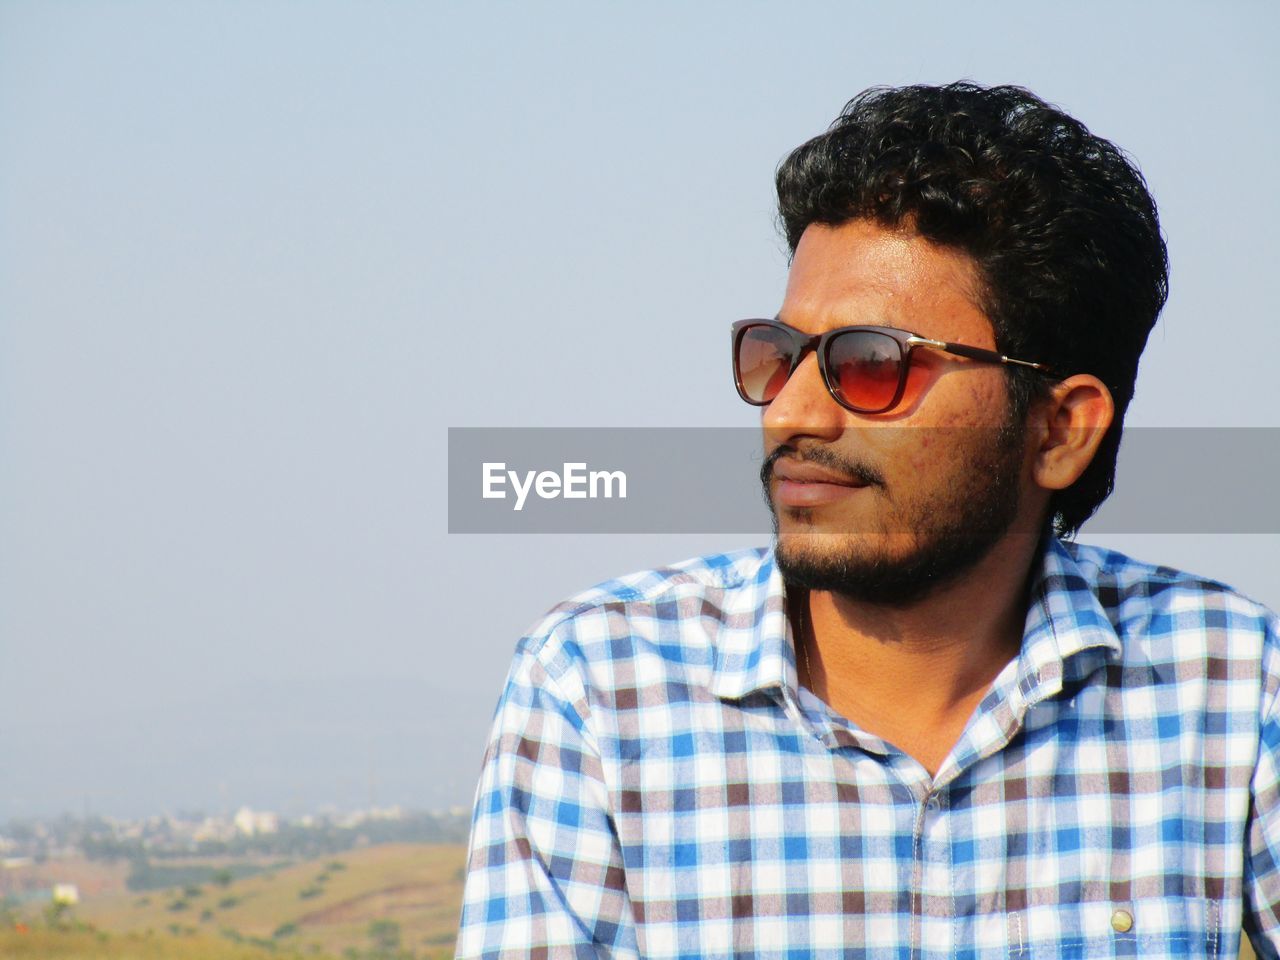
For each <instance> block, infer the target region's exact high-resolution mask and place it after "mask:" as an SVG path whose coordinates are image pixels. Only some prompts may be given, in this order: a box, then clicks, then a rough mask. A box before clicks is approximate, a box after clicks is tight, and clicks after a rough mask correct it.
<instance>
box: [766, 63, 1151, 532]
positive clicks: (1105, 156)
mask: <svg viewBox="0 0 1280 960" xmlns="http://www.w3.org/2000/svg"><path fill="white" fill-rule="evenodd" d="M777 188H778V216H779V220H780V223H781V228H782V229H783V231H784V232H785V233H786V238H787V243H788V245H789V246H790V248H791V253H792V254H794V253H795V249H796V244H798V243H799V242H800V235H801V234H802V233H804V231H805V228H806V227H808V226H809V224H811V223H823V224H831V225H837V224H841V223H844V222H846V221H849V220H855V219H868V220H872V221H874V222H877V223H879V224H881V225H883V226H886V227H900V226H903V225H906V226H909V227H911V228H912V229H914V230H915V231H916V232H917V233H918V234H919V235H921V236H923V237H925V238H926V239H928V240H930V241H932V242H934V243H937V244H940V245H944V246H947V247H950V248H952V249H955V250H959V251H961V252H963V253H965V254H967V255H968V256H969V257H971V258H972V259H973V262H974V264H975V265H976V267H977V269H978V276H979V278H980V282H981V287H982V288H981V291H980V293H979V301H980V302H979V303H978V306H979V307H980V308H981V309H982V310H983V311H984V313H986V315H987V317H988V319H990V321H991V324H992V327H993V329H994V332H995V339H996V344H997V348H998V349H999V350H1000V351H1001V352H1002V353H1005V354H1007V355H1009V356H1014V357H1026V358H1029V359H1033V360H1039V361H1041V362H1044V363H1047V364H1049V365H1050V366H1051V367H1052V368H1053V369H1054V370H1055V371H1056V372H1058V373H1059V374H1061V375H1063V376H1066V375H1070V374H1072V373H1091V374H1093V375H1094V376H1096V377H1098V378H1099V379H1100V380H1102V381H1103V382H1104V383H1106V384H1107V386H1108V387H1109V388H1110V389H1111V393H1112V396H1113V398H1114V400H1115V407H1116V416H1115V421H1114V422H1113V424H1112V426H1111V428H1110V430H1108V432H1107V434H1106V435H1105V437H1104V438H1103V441H1102V445H1101V447H1100V448H1099V449H1098V452H1097V455H1096V456H1095V457H1094V459H1093V462H1092V463H1090V465H1089V466H1088V468H1086V470H1085V472H1084V473H1083V474H1082V475H1081V476H1080V478H1079V479H1078V480H1077V481H1076V482H1075V483H1074V484H1073V485H1072V486H1071V487H1070V488H1068V489H1066V490H1061V491H1057V492H1055V493H1054V495H1053V497H1052V499H1051V501H1050V512H1051V513H1052V515H1053V518H1054V526H1055V529H1056V531H1057V533H1058V534H1059V535H1062V536H1069V535H1071V534H1073V533H1075V532H1076V531H1077V530H1078V529H1079V527H1080V525H1081V524H1082V523H1084V521H1085V520H1087V519H1088V518H1089V517H1090V516H1091V515H1092V514H1093V512H1094V511H1095V510H1096V509H1097V508H1098V506H1099V505H1100V504H1101V503H1102V501H1103V500H1105V499H1106V498H1107V496H1108V495H1109V494H1110V493H1111V490H1112V487H1113V485H1114V482H1115V468H1116V456H1117V454H1118V453H1119V449H1120V436H1121V433H1122V430H1123V422H1124V414H1125V410H1126V409H1127V408H1128V406H1129V401H1130V400H1131V399H1132V397H1133V386H1134V381H1135V380H1136V378H1137V375H1138V358H1139V356H1140V355H1141V354H1142V350H1143V347H1145V346H1146V342H1147V335H1148V334H1149V333H1150V331H1151V328H1152V327H1153V326H1154V324H1155V322H1156V317H1157V316H1158V315H1159V313H1160V310H1161V308H1162V307H1163V306H1164V303H1165V300H1166V299H1167V297H1168V291H1169V262H1168V255H1167V252H1166V250H1165V243H1164V240H1163V238H1162V237H1161V234H1160V223H1159V219H1158V217H1157V214H1156V205H1155V201H1154V200H1152V198H1151V194H1150V193H1149V192H1148V190H1147V185H1146V181H1145V180H1144V179H1143V177H1142V174H1141V173H1139V172H1138V170H1137V168H1136V166H1135V165H1134V164H1133V163H1132V162H1131V161H1130V160H1129V159H1128V158H1127V157H1126V156H1125V154H1124V153H1123V152H1122V151H1121V150H1120V149H1119V148H1118V147H1116V146H1115V145H1114V144H1112V143H1110V142H1109V141H1107V140H1103V139H1102V138H1100V137H1097V136H1094V135H1093V134H1091V133H1090V132H1089V131H1088V130H1087V129H1086V128H1085V126H1084V125H1083V124H1082V123H1080V122H1079V121H1078V120H1075V119H1074V118H1072V117H1070V116H1068V115H1067V114H1066V113H1064V112H1062V111H1061V110H1059V109H1057V108H1056V107H1054V106H1052V105H1050V104H1048V103H1045V102H1044V101H1043V100H1041V99H1040V98H1038V97H1037V96H1035V95H1034V94H1032V93H1031V92H1029V91H1027V90H1025V89H1023V88H1021V87H1014V86H998V87H982V86H979V85H977V84H974V83H968V82H961V83H952V84H948V85H946V86H940V87H935V86H923V85H920V86H909V87H874V88H872V89H870V90H866V91H864V92H862V93H860V94H859V95H858V96H856V97H854V98H853V99H852V100H850V101H849V103H848V104H847V105H846V106H845V108H844V110H843V111H841V113H840V116H839V117H837V118H836V120H835V121H834V122H833V123H832V124H831V126H830V127H829V128H828V130H827V132H826V133H824V134H822V135H821V136H818V137H815V138H814V139H812V140H810V141H809V142H808V143H805V144H803V145H801V146H799V147H797V148H796V149H795V150H794V151H792V153H791V155H790V156H788V157H787V158H786V159H785V160H784V161H783V162H782V164H781V165H780V166H779V167H778V172H777ZM1005 369H1006V373H1007V377H1008V384H1009V397H1010V406H1011V409H1012V415H1013V416H1015V417H1017V418H1018V419H1019V420H1021V419H1023V418H1025V416H1026V413H1027V411H1028V409H1029V408H1030V406H1031V404H1032V403H1033V402H1034V401H1035V400H1036V399H1037V398H1038V397H1041V396H1043V395H1044V394H1045V392H1046V391H1047V390H1048V389H1049V383H1048V382H1046V381H1045V379H1044V378H1043V377H1041V376H1040V375H1038V374H1036V373H1034V372H1027V371H1024V370H1021V369H1019V368H1016V367H1012V366H1009V367H1006V368H1005Z"/></svg>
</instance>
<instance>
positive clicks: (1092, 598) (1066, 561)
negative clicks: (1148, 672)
mask: <svg viewBox="0 0 1280 960" xmlns="http://www.w3.org/2000/svg"><path fill="white" fill-rule="evenodd" d="M1046 540H1047V546H1046V547H1045V549H1044V551H1043V553H1042V555H1041V563H1040V568H1039V570H1038V572H1037V573H1036V575H1035V576H1034V577H1033V578H1032V581H1031V589H1030V590H1029V591H1028V594H1027V595H1028V598H1029V603H1028V606H1027V619H1026V625H1025V627H1024V628H1023V633H1022V651H1021V653H1020V654H1019V655H1018V661H1017V673H1016V677H1015V679H1016V686H1017V691H1018V692H1019V693H1020V694H1021V696H1022V699H1023V700H1024V701H1025V702H1026V703H1027V704H1033V703H1037V702H1039V701H1041V700H1043V699H1045V698H1046V697H1051V696H1054V695H1055V694H1057V693H1059V692H1061V690H1062V686H1063V681H1064V680H1065V679H1069V678H1081V677H1083V676H1085V675H1087V674H1088V673H1089V672H1090V671H1091V670H1092V669H1093V668H1094V667H1096V666H1097V665H1098V663H1099V662H1101V661H1105V660H1107V659H1109V658H1111V657H1113V656H1119V655H1120V654H1121V653H1122V647H1121V644H1120V638H1119V636H1117V635H1116V630H1115V627H1114V626H1113V625H1112V623H1111V618H1110V617H1108V616H1107V612H1106V610H1105V609H1104V608H1103V606H1102V604H1101V603H1100V602H1099V601H1098V596H1097V594H1096V593H1095V591H1094V589H1093V588H1094V585H1093V584H1092V583H1091V582H1090V580H1089V578H1088V577H1086V575H1085V573H1084V571H1083V570H1082V569H1081V567H1080V565H1079V564H1077V563H1076V560H1075V557H1074V556H1072V554H1071V551H1070V549H1069V548H1068V547H1067V546H1066V545H1065V544H1064V543H1063V542H1062V541H1061V540H1059V539H1057V538H1056V537H1047V538H1046Z"/></svg>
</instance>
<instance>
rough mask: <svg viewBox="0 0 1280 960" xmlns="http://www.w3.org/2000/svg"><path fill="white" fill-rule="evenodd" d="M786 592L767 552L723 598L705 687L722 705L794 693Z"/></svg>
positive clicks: (792, 646)
mask: <svg viewBox="0 0 1280 960" xmlns="http://www.w3.org/2000/svg"><path fill="white" fill-rule="evenodd" d="M786 600H787V589H786V584H785V583H783V580H782V572H781V571H780V570H779V569H778V565H777V563H776V562H775V561H774V558H773V548H772V547H770V548H769V549H768V550H766V551H765V552H764V554H763V555H762V556H761V558H760V564H759V567H757V568H755V569H753V570H748V571H746V573H745V574H744V578H743V581H742V582H741V584H740V585H739V587H738V589H730V590H729V591H728V592H727V593H726V599H725V610H724V613H725V617H724V622H723V625H722V627H721V629H720V633H719V636H718V637H717V638H716V644H715V662H714V664H713V666H712V675H711V683H710V685H709V688H710V690H711V693H713V694H714V695H715V696H717V697H720V698H721V699H725V700H740V699H742V698H743V697H745V696H747V695H748V694H750V693H754V692H757V691H763V690H770V689H778V688H790V689H792V690H794V689H795V687H796V683H797V677H796V655H795V645H794V643H793V642H792V639H791V624H790V623H789V622H788V620H787V613H786V608H787V604H786Z"/></svg>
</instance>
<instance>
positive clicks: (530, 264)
mask: <svg viewBox="0 0 1280 960" xmlns="http://www.w3.org/2000/svg"><path fill="white" fill-rule="evenodd" d="M1277 35H1280V7H1277V6H1276V5H1274V4H1271V3H1261V2H1259V3H1246V2H1237V3H1233V4H1230V5H1215V6H1210V5H1209V4H1204V3H1172V2H1166V3H1160V4H1155V3H1151V4H1145V5H1138V4H1115V3H1092V4H1090V3H1080V4H1070V5H1067V4H1054V5H1050V4H1047V3H1044V4H1032V3H1027V2H1026V0H1020V2H1016V3H1004V4H1000V3H986V4H982V5H980V6H970V5H966V4H959V3H954V2H951V3H945V4H944V3H938V4H910V5H908V4H901V3H889V2H876V3H853V2H842V3H831V4H825V3H797V4H785V5H784V4H782V3H770V4H765V3H746V4H743V3H705V2H700V3H697V4H686V5H678V4H674V3H656V4H645V5H643V6H642V5H639V4H632V5H626V6H624V5H621V4H605V3H578V4H569V3H541V4H523V5H516V4H480V3H475V4H444V3H441V4H428V3H407V2H396V3H390V2H386V3H379V2H360V3H356V2H350V3H332V2H315V0H310V2H296V3H275V2H261V3H247V2H238V3H237V2H218V3H184V2H172V0H166V2H152V3H146V2H129V3H107V2H80V3H70V2H66V3H62V2H50V0H32V2H27V3H22V2H14V0H9V2H3V3H0V667H2V668H3V669H2V672H0V677H2V680H0V683H2V684H3V686H2V687H0V770H3V771H4V776H3V778H2V779H0V819H4V818H6V817H10V816H19V815H28V814H38V813H57V812H59V811H62V810H70V811H76V812H79V811H81V810H82V809H84V808H85V807H86V806H87V807H88V808H89V809H91V810H93V811H95V812H102V813H109V814H118V815H134V814H143V813H151V812H159V811H164V810H169V811H176V810H179V809H204V810H207V811H215V810H219V809H222V808H224V807H227V806H231V807H234V806H236V805H238V804H241V803H248V804H251V805H254V806H258V807H266V808H274V809H278V810H281V811H284V812H300V811H302V810H309V809H315V808H318V807H320V806H321V805H324V804H333V805H337V806H340V807H352V806H358V805H363V804H365V803H367V802H368V800H369V798H370V797H371V796H373V797H374V799H376V801H377V802H379V803H383V804H385V803H392V802H398V803H401V804H405V805H408V806H413V807H441V806H447V805H451V804H459V803H463V804H465V803H469V802H470V798H471V794H472V790H473V787H474V779H475V776H476V774H477V772H478V766H479V761H480V753H481V750H482V748H483V740H484V736H485V730H486V727H487V724H488V720H489V717H490V714H491V712H492V708H493V705H494V702H495V700H496V697H497V694H498V692H499V687H500V684H501V680H502V677H503V674H504V673H505V670H506V667H507V664H508V662H509V659H510V655H511V652H512V649H513V646H514V644H515V641H516V639H517V637H518V636H519V634H520V632H521V631H522V630H523V628H524V627H526V626H527V625H528V624H530V623H531V622H533V621H534V620H535V619H536V618H537V616H538V615H539V614H540V613H541V612H542V611H543V610H544V609H545V608H547V607H548V606H550V605H551V604H552V603H554V602H555V601H556V600H558V599H560V598H561V597H563V596H565V595H567V594H569V593H571V592H575V591H577V590H579V589H581V588H582V587H585V586H587V585H589V584H591V583H593V582H595V581H598V580H601V579H604V578H606V577H608V576H611V575H614V574H618V573H622V572H625V571H627V570H631V569H636V568H640V567H645V566H650V565H653V564H656V563H660V562H664V561H670V560H675V559H679V558H681V557H683V556H687V555H690V554H693V553H696V552H700V551H704V550H710V549H719V548H727V547H736V546H747V545H751V544H752V543H755V542H760V540H761V538H759V537H752V538H736V539H735V538H732V537H730V538H726V537H712V536H693V535H690V536H684V537H646V536H630V537H605V536H597V537H589V536H580V537H567V536H560V537H555V536H524V537H516V536H511V537H483V536H471V537H468V536H456V535H455V536H450V535H448V534H447V533H446V500H445V487H444V474H445V465H446V464H445V460H446V458H445V444H446V436H447V433H446V431H447V428H448V427H450V426H546V425H559V426H575V425H583V426H585V425H592V426H606V427H607V426H659V427H666V426H672V427H674V426H690V425H704V426H706V425H716V426H720V425H737V426H742V425H749V424H751V423H754V422H756V419H757V412H756V411H755V410H753V409H751V408H748V407H746V406H745V405H744V404H742V403H741V401H739V400H738V398H737V397H736V395H735V394H734V391H733V389H732V385H731V381H730V378H729V374H728V369H727V362H726V356H725V354H726V341H727V327H728V324H729V323H730V321H732V320H734V319H737V318H739V317H742V316H751V315H761V314H766V315H767V314H771V313H772V312H773V311H774V310H775V309H776V308H777V305H778V303H779V301H780V298H781V293H782V288H783V283H784V281H785V274H786V261H785V256H784V253H783V245H782V242H781V241H780V239H779V238H778V236H777V234H776V232H775V230H774V226H773V212H772V200H773V197H772V174H773V170H774V168H775V166H776V164H777V163H778V161H779V160H780V159H781V158H782V157H783V156H784V155H785V154H786V153H787V152H788V151H789V150H790V149H791V148H792V147H794V146H796V145H797V144H798V143H800V142H801V141H802V140H804V139H807V138H808V137H810V136H812V135H814V134H816V133H818V132H819V131H821V130H822V129H823V128H824V127H825V126H826V124H827V123H828V122H829V121H830V120H831V119H832V117H833V116H834V115H835V114H836V113H837V112H838V111H839V109H840V107H841V106H842V105H843V103H844V102H845V101H846V100H847V99H848V98H849V97H850V96H852V95H853V94H854V93H856V92H858V91H859V90H861V89H863V88H864V87H867V86H869V85H872V84H878V83H895V84H896V83H906V82H916V81H926V82H942V81H947V80H952V79H957V78H961V77H968V78H972V79H975V80H977V81H980V82H985V83H995V82H1014V83H1020V84H1023V85H1026V86H1029V87H1031V88H1032V89H1033V90H1035V91H1036V92H1038V93H1039V94H1041V95H1042V96H1044V97H1046V98H1048V99H1050V100H1052V101H1054V102H1056V103H1058V104H1060V105H1061V106H1063V107H1064V108H1066V109H1067V110H1069V111H1071V112H1073V113H1074V114H1075V115H1077V116H1078V117H1080V118H1081V119H1082V120H1084V121H1085V122H1086V123H1087V124H1088V125H1089V126H1090V127H1091V128H1092V129H1093V130H1094V131H1095V132H1097V133H1099V134H1101V135H1103V136H1106V137H1109V138H1112V139H1114V140H1115V141H1116V142H1118V143H1119V144H1120V145H1122V146H1123V147H1125V148H1126V149H1127V150H1128V151H1129V152H1130V153H1131V154H1132V155H1133V156H1134V157H1135V158H1136V159H1137V161H1138V162H1139V164H1140V166H1141V168H1142V170H1143V171H1144V173H1145V175H1146V176H1147V178H1148V180H1149V182H1150V185H1151V187H1152V190H1153V192H1154V194H1155V196H1156V198H1157V200H1158V202H1159V204H1160V209H1161V216H1162V221H1163V224H1164V228H1165V231H1166V233H1167V235H1168V238H1169V249H1170V256H1171V260H1172V277H1173V280H1172V296H1171V298H1170V301H1169V306H1168V308H1167V309H1166V311H1165V314H1164V318H1163V320H1162V322H1161V324H1160V325H1159V326H1158V327H1157V329H1156V332H1155V333H1154V335H1153V337H1152V340H1151V343H1150V346H1149V348H1148V351H1147V354H1146V356H1145V358H1144V361H1143V367H1142V373H1141V376H1140V378H1139V382H1138V396H1137V399H1136V401H1135V403H1134V406H1133V408H1132V410H1131V414H1130V423H1131V424H1137V425H1146V426H1152V425H1160V426H1173V425H1190V426H1206V427H1213V426H1268V427H1280V410H1278V404H1277V401H1278V400H1280V388H1278V387H1277V381H1276V376H1275V370H1276V364H1277V358H1278V357H1280V325H1278V324H1277V323H1276V321H1275V316H1276V308H1275V304H1276V303H1277V302H1280V290H1278V289H1277V288H1278V286H1280V281H1278V279H1277V278H1278V277H1280V270H1277V268H1276V264H1275V262H1274V260H1275V256H1276V243H1275V237H1274V231H1275V227H1274V224H1275V223H1277V222H1280V192H1278V191H1277V189H1276V187H1275V183H1274V177H1273V176H1272V174H1271V168H1272V167H1273V165H1274V161H1275V158H1276V156H1277V155H1278V154H1280V149H1278V148H1280V133H1278V129H1277V124H1276V123H1275V119H1276V104H1277V103H1278V102H1280V71H1278V69H1277V67H1276V65H1275V64H1276V61H1275V57H1274V49H1273V48H1274V40H1275V37H1276V36H1277ZM1210 334H1211V335H1212V337H1213V338H1214V341H1215V342H1216V343H1221V344H1225V345H1226V346H1225V347H1222V346H1219V347H1213V346H1211V345H1210V344H1208V343H1207V342H1206V341H1207V336H1208V335H1210ZM482 356H483V359H481V357H482ZM1187 469H1188V470H1194V471H1211V472H1212V471H1230V470H1231V469H1232V464H1230V463H1204V462H1198V461H1197V460H1196V459H1195V457H1194V455H1193V454H1192V455H1191V456H1189V458H1188V463H1187ZM1120 482H1121V483H1123V475H1122V476H1121V480H1120ZM1081 539H1083V540H1090V539H1091V538H1090V537H1089V536H1088V533H1087V528H1086V533H1085V534H1084V535H1083V536H1082V538H1081ZM1106 542H1107V543H1108V544H1110V545H1113V546H1117V547H1119V548H1122V549H1126V550H1128V551H1129V552H1131V553H1134V554H1136V555H1139V556H1142V557H1144V558H1147V559H1154V560H1159V561H1162V562H1165V563H1169V564H1173V565H1180V566H1183V567H1187V568H1190V569H1193V570H1196V571H1198V572H1203V573H1208V574H1210V575H1212V576H1215V577H1218V578H1220V579H1224V580H1227V581H1229V582H1234V583H1236V584H1238V585H1239V586H1241V587H1242V588H1243V589H1245V590H1246V591H1248V592H1251V593H1253V594H1254V595H1255V596H1257V597H1258V598H1260V599H1263V600H1266V601H1267V602H1269V603H1271V604H1272V605H1273V606H1274V605H1276V604H1280V583H1278V582H1277V571H1278V570H1280V536H1277V535H1276V534H1275V533H1274V532H1273V533H1271V534H1269V535H1259V536H1235V537H1226V536H1217V537H1188V536H1172V535H1167V536H1142V537H1137V536H1130V537H1121V536H1110V537H1107V538H1106Z"/></svg>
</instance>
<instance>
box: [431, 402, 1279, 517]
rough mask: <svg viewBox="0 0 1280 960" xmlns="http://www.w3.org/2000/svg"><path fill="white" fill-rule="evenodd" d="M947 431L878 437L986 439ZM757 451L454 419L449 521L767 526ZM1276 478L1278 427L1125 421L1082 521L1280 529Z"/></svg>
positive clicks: (650, 435) (757, 442) (692, 435)
mask: <svg viewBox="0 0 1280 960" xmlns="http://www.w3.org/2000/svg"><path fill="white" fill-rule="evenodd" d="M906 431H910V434H911V436H910V438H907V437H906V435H905V434H906ZM956 432H957V431H954V430H951V431H942V430H931V429H928V428H919V427H916V428H893V427H884V428H879V429H878V430H877V431H876V434H875V437H876V440H877V443H876V445H875V446H876V447H877V448H878V449H879V450H888V449H891V448H892V447H893V446H894V445H895V442H896V441H897V440H899V439H901V440H904V441H905V440H908V439H909V443H910V444H911V446H913V447H914V448H916V449H920V448H921V445H922V444H924V445H929V444H931V443H935V442H936V443H939V444H944V446H943V447H942V449H964V448H965V444H971V445H972V444H983V445H986V444H990V443H991V442H992V441H991V438H990V434H989V433H988V434H987V436H983V437H980V436H977V434H978V433H979V431H965V432H966V433H968V434H972V435H971V436H966V437H963V438H958V437H957V436H956ZM928 433H933V434H937V436H934V437H928V436H924V434H928ZM894 434H899V435H900V436H898V437H895V436H894ZM942 434H946V435H945V436H943V435H942ZM867 461H868V464H869V465H870V466H872V467H873V468H874V467H875V465H876V451H874V450H872V451H870V452H868V454H867ZM763 462H764V455H763V450H762V441H761V434H760V431H759V429H757V428H747V427H743V428H656V427H655V428H650V427H619V428H600V427H590V428H570V427H565V428H524V427H474V428H473V427H451V428H450V429H449V532H450V533H762V534H768V533H770V532H771V531H772V519H771V517H770V515H769V510H768V507H767V505H766V503H765V499H764V495H763V492H762V488H761V484H760V468H761V465H762V464H763ZM1277 478H1280V429H1277V428H1247V427H1238V428H1236V427H1233V428H1218V427H1215V428H1130V429H1128V430H1126V431H1125V434H1124V443H1123V446H1122V447H1121V451H1120V461H1119V468H1118V470H1117V473H1116V487H1115V492H1114V493H1113V494H1112V495H1111V497H1110V499H1108V500H1107V501H1106V503H1104V504H1103V506H1102V508H1101V509H1100V510H1099V512H1098V513H1097V515H1095V516H1094V517H1093V518H1092V519H1091V520H1090V521H1089V522H1088V524H1087V529H1088V531H1089V532H1092V533H1280V496H1277V493H1276V488H1277ZM868 492H869V493H873V494H876V495H879V494H880V490H879V489H878V488H872V489H871V490H870V491H868Z"/></svg>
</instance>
